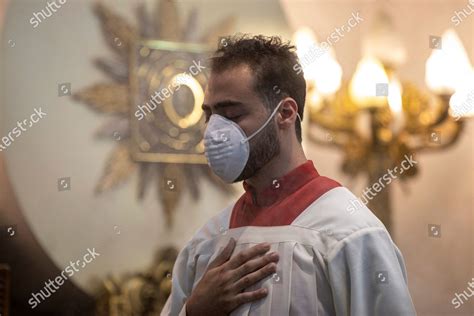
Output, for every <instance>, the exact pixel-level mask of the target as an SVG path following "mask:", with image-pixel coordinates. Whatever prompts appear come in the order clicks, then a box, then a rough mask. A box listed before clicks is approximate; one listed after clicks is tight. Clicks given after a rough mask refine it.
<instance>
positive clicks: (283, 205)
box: [229, 160, 341, 228]
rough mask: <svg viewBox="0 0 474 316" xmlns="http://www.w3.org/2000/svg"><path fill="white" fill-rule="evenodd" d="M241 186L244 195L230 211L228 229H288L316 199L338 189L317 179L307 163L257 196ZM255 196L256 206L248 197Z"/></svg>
mask: <svg viewBox="0 0 474 316" xmlns="http://www.w3.org/2000/svg"><path fill="white" fill-rule="evenodd" d="M243 185H244V189H245V193H244V194H243V195H242V196H241V197H240V199H238V200H237V202H236V203H235V205H234V207H233V209H232V214H231V218H230V221H229V228H237V227H243V226H283V225H290V224H291V223H292V222H293V221H294V220H295V219H296V218H297V217H298V216H299V215H300V214H301V213H302V212H303V211H304V210H305V209H307V207H308V206H309V205H310V204H311V203H313V202H314V201H316V200H317V199H318V198H319V197H320V196H322V195H323V194H325V193H326V192H328V191H329V190H332V189H333V188H336V187H339V186H341V185H340V184H339V183H338V182H336V181H334V180H331V179H329V178H326V177H323V176H320V175H319V174H318V172H317V171H316V168H314V165H313V162H312V161H311V160H308V161H306V162H305V163H304V164H302V165H300V166H298V167H296V168H295V169H293V170H292V171H290V172H289V173H287V174H286V175H284V176H283V177H280V178H278V179H275V180H274V181H273V183H272V184H271V185H270V186H269V187H267V188H265V189H263V190H261V191H260V192H255V189H254V188H252V187H251V186H250V185H249V184H248V183H245V182H244V183H243ZM256 194H258V196H259V199H258V201H259V204H260V205H256V203H255V202H254V201H253V198H252V197H253V196H254V195H256Z"/></svg>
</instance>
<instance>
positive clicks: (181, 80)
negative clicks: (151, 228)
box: [73, 0, 234, 227]
mask: <svg viewBox="0 0 474 316" xmlns="http://www.w3.org/2000/svg"><path fill="white" fill-rule="evenodd" d="M94 12H95V14H96V15H97V17H98V18H99V20H100V25H101V28H102V32H103V35H104V37H105V40H106V42H107V44H108V46H109V47H110V48H111V49H112V51H113V52H114V57H111V58H107V59H102V58H99V59H97V60H95V65H96V66H97V67H98V68H99V69H101V70H102V71H103V72H104V73H105V74H106V75H107V76H108V77H109V78H110V79H111V82H108V83H97V84H94V85H92V86H90V87H87V88H85V89H83V90H81V91H79V92H77V93H75V94H73V98H74V99H75V100H77V101H80V102H83V103H85V104H87V105H88V106H89V107H90V108H92V109H94V110H95V111H97V112H99V113H101V114H107V115H108V118H109V121H108V122H107V123H106V124H104V125H103V126H102V127H101V128H99V130H98V131H97V132H96V136H98V137H100V138H108V139H113V140H114V141H115V142H117V146H116V147H115V148H114V150H113V151H112V152H111V153H110V155H109V157H108V159H107V162H106V166H105V169H104V172H103V175H102V177H101V178H100V180H99V182H98V183H97V186H96V188H95V192H96V193H97V194H100V193H103V192H106V191H108V190H110V189H112V188H115V187H117V186H118V185H120V184H123V183H125V182H126V181H127V180H128V179H129V178H130V177H131V175H133V174H134V173H135V172H138V174H139V185H138V194H137V195H138V198H139V199H143V197H144V196H145V193H146V190H147V189H148V188H149V187H150V185H151V184H152V183H156V184H157V196H158V199H159V201H160V202H161V205H162V207H163V210H164V212H165V215H166V219H167V227H170V226H171V225H170V224H172V213H173V211H174V210H175V208H176V206H177V203H178V202H179V200H180V199H181V198H182V196H183V193H184V192H185V191H186V190H188V191H189V192H190V193H191V195H192V197H193V198H194V199H198V198H199V186H198V179H199V178H202V177H205V178H207V179H208V180H210V181H211V183H213V184H214V185H216V186H217V187H218V188H220V189H222V191H223V192H226V193H228V192H231V188H230V187H229V186H226V185H225V184H224V183H223V182H221V181H220V180H219V179H218V178H217V177H215V176H214V175H213V174H212V172H211V171H210V169H209V167H208V166H207V164H206V160H205V157H204V147H203V144H202V135H203V129H204V118H203V113H202V110H201V104H202V100H203V96H204V87H205V84H206V81H207V77H206V71H205V70H206V69H204V70H203V69H202V68H203V67H205V66H204V65H205V63H206V58H207V56H209V52H210V51H211V50H212V49H213V48H215V47H216V46H217V43H218V38H219V36H223V35H226V34H228V33H229V32H230V30H231V29H232V25H233V24H234V19H233V18H227V19H225V20H223V21H222V22H221V23H219V24H218V25H216V26H215V28H213V29H212V30H210V31H209V32H207V33H206V34H205V35H204V36H199V35H197V33H196V29H197V14H196V12H197V11H196V10H193V11H192V12H191V13H190V15H189V17H188V19H187V21H186V23H185V25H184V26H183V25H182V24H181V23H180V15H179V14H178V10H177V8H176V5H175V2H174V1H169V0H159V1H157V2H156V10H155V12H154V14H153V15H152V16H150V15H149V14H148V13H147V11H146V9H145V6H144V4H141V5H139V6H138V7H137V9H136V15H137V20H138V25H137V26H133V25H131V24H129V23H128V22H127V21H126V19H124V18H123V17H121V16H119V15H117V14H116V13H114V12H113V11H112V10H111V9H110V8H108V7H107V6H105V5H104V4H103V3H101V2H100V1H99V2H97V3H96V4H95V5H94ZM197 64H200V65H202V67H197V66H194V67H193V68H191V67H192V66H193V65H197ZM197 68H200V69H199V71H197ZM190 69H192V73H189V70H190ZM168 88H169V89H168ZM165 90H168V92H165ZM157 92H161V93H162V94H163V95H165V96H166V98H164V99H162V98H160V99H159V101H160V102H159V104H158V103H155V104H153V106H150V105H151V103H150V101H151V100H152V97H153V95H155V94H156V93H157ZM154 100H156V97H155V99H154ZM147 102H148V103H147ZM155 102H156V101H155ZM145 104H148V105H149V107H148V108H147V109H144V107H143V106H144V105H145ZM139 106H141V108H142V109H144V110H142V112H143V113H145V114H146V115H143V117H141V115H139V116H138V115H137V110H139V109H140V108H139ZM148 109H152V110H151V111H148Z"/></svg>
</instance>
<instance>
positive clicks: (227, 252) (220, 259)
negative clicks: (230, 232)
mask: <svg viewBox="0 0 474 316" xmlns="http://www.w3.org/2000/svg"><path fill="white" fill-rule="evenodd" d="M235 244H236V242H235V239H234V238H231V239H230V240H229V242H228V243H227V245H226V246H225V247H224V249H223V250H222V252H221V253H220V254H218V255H217V257H216V258H215V259H214V261H212V262H211V263H210V264H209V266H208V268H207V269H208V270H209V269H212V268H215V267H218V266H220V265H222V264H224V263H225V262H227V260H229V258H230V256H231V255H232V252H233V251H234V248H235Z"/></svg>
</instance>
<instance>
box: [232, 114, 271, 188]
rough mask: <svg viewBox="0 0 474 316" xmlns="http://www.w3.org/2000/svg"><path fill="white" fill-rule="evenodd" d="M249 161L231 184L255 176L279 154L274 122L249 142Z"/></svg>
mask: <svg viewBox="0 0 474 316" xmlns="http://www.w3.org/2000/svg"><path fill="white" fill-rule="evenodd" d="M249 146H250V148H249V149H250V154H249V160H248V161H247V164H246V165H245V168H244V170H243V171H242V173H241V174H240V175H239V176H238V177H237V179H235V180H234V181H233V182H239V181H242V180H246V179H248V178H250V177H252V176H253V175H255V174H256V173H257V172H258V171H259V170H260V169H261V168H262V167H263V166H265V165H266V164H267V163H269V162H270V160H272V159H273V158H274V157H275V156H277V155H278V154H279V153H280V143H279V142H278V135H277V129H276V126H275V121H273V120H272V121H271V122H269V123H268V125H267V126H266V127H265V128H264V129H263V130H261V131H260V133H259V134H258V135H255V137H254V138H253V139H251V140H250V143H249Z"/></svg>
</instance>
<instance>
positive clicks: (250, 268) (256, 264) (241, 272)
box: [232, 252, 279, 281]
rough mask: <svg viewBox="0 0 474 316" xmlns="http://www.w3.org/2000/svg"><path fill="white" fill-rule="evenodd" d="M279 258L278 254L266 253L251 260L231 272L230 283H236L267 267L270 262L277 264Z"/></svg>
mask: <svg viewBox="0 0 474 316" xmlns="http://www.w3.org/2000/svg"><path fill="white" fill-rule="evenodd" d="M278 260H279V256H278V253H276V252H272V253H268V254H266V255H265V256H260V257H258V258H255V259H252V260H249V261H247V262H246V263H244V264H243V265H241V266H240V267H238V268H237V269H235V270H233V271H232V281H237V280H239V279H241V278H242V277H243V276H245V275H247V274H249V273H252V272H254V271H257V270H258V269H260V268H262V267H264V266H266V265H268V264H269V263H271V262H278Z"/></svg>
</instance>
